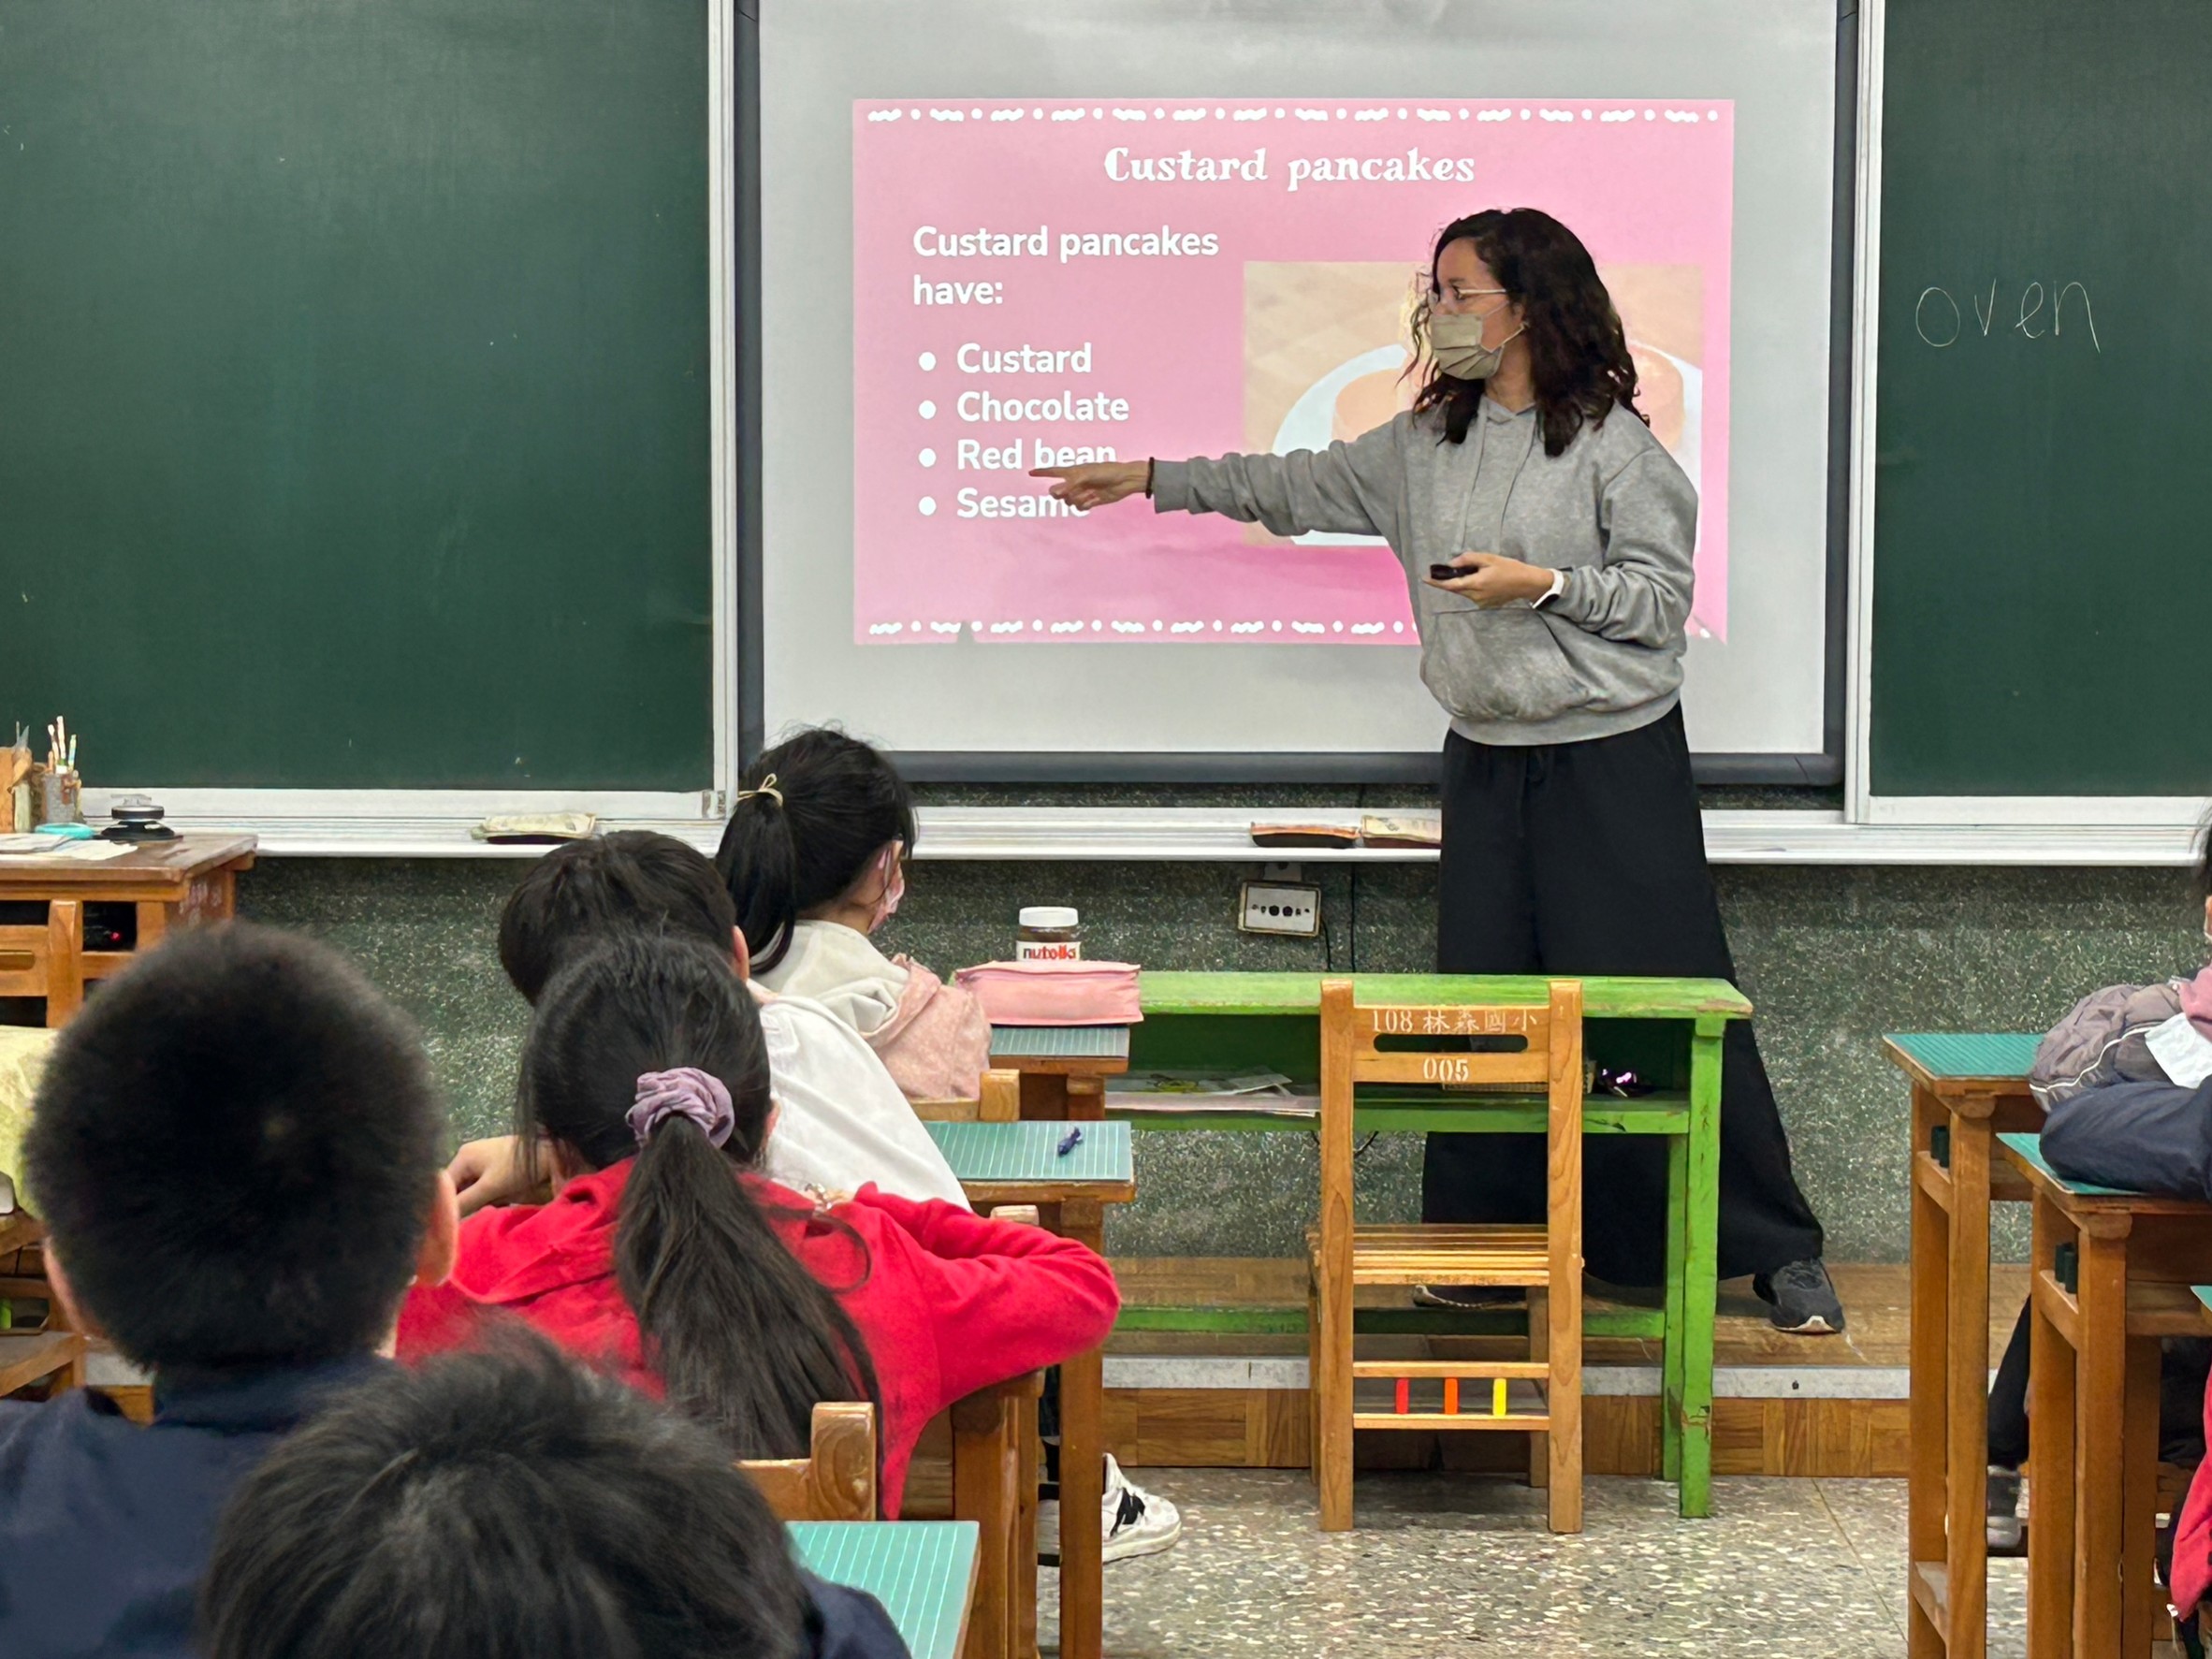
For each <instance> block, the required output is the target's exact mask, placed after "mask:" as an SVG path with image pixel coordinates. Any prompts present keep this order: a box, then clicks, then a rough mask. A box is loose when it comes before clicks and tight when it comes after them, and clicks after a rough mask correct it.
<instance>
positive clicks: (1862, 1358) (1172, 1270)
mask: <svg viewBox="0 0 2212 1659" xmlns="http://www.w3.org/2000/svg"><path fill="white" fill-rule="evenodd" d="M1113 1269H1114V1273H1115V1276H1116V1277H1117V1278H1119V1280H1120V1281H1121V1288H1122V1297H1123V1300H1124V1302H1127V1303H1130V1304H1141V1305H1144V1306H1147V1307H1151V1308H1155V1309H1157V1308H1171V1307H1176V1306H1191V1307H1198V1306H1201V1305H1204V1306H1207V1307H1210V1308H1218V1307H1221V1306H1223V1305H1225V1304H1228V1305H1233V1306H1237V1307H1239V1308H1240V1309H1247V1310H1249V1312H1250V1314H1251V1316H1252V1317H1251V1318H1250V1320H1249V1321H1248V1322H1249V1323H1250V1324H1251V1325H1253V1326H1254V1327H1261V1328H1258V1329H1252V1330H1246V1331H1239V1332H1175V1331H1164V1330H1146V1331H1124V1332H1116V1333H1115V1334H1114V1336H1113V1339H1112V1340H1111V1341H1110V1342H1109V1343H1108V1345H1107V1348H1106V1438H1107V1447H1108V1449H1110V1450H1111V1451H1112V1452H1113V1454H1114V1456H1115V1457H1117V1458H1118V1459H1120V1461H1121V1462H1122V1463H1126V1464H1128V1465H1130V1466H1132V1467H1142V1466H1151V1467H1199V1466H1208V1465H1211V1466H1227V1467H1246V1468H1303V1467H1305V1466H1306V1464H1307V1463H1308V1461H1309V1441H1308V1433H1309V1431H1308V1427H1307V1413H1306V1407H1307V1399H1306V1338H1305V1333H1304V1328H1303V1319H1304V1314H1305V1264H1304V1263H1303V1262H1302V1261H1299V1260H1296V1259H1250V1258H1228V1259H1209V1258H1188V1259H1128V1258H1124V1259H1116V1260H1115V1262H1114V1264H1113ZM1829 1272H1830V1273H1831V1274H1832V1275H1833V1277H1834V1279H1835V1281H1836V1288H1837V1289H1838V1290H1839V1291H1840V1292H1841V1295H1842V1298H1843V1306H1844V1311H1845V1312H1846V1313H1847V1314H1848V1315H1849V1317H1850V1321H1851V1328H1850V1330H1849V1331H1848V1332H1846V1333H1844V1334H1843V1335H1841V1336H1786V1335H1783V1333H1782V1332H1778V1331H1776V1330H1775V1329H1774V1328H1773V1327H1772V1326H1771V1325H1769V1324H1768V1322H1767V1312H1766V1305H1765V1304H1764V1303H1763V1302H1759V1301H1758V1300H1757V1298H1755V1297H1754V1296H1753V1294H1752V1291H1751V1285H1750V1281H1748V1280H1731V1281H1729V1282H1727V1283H1725V1284H1724V1285H1723V1286H1722V1288H1721V1296H1720V1308H1719V1318H1718V1323H1717V1332H1716V1355H1715V1357H1716V1361H1717V1370H1716V1374H1715V1377H1714V1390H1713V1391H1714V1396H1715V1398H1714V1402H1713V1473H1714V1474H1715V1475H1791V1476H1836V1477H1872V1476H1883V1477H1901V1476H1903V1475H1904V1474H1905V1473H1906V1469H1907V1457H1906V1445H1907V1428H1908V1424H1907V1419H1908V1388H1907V1362H1908V1359H1909V1345H1908V1339H1907V1336H1908V1332H1907V1321H1908V1315H1909V1312H1910V1303H1911V1294H1910V1293H1911V1280H1910V1270H1909V1269H1907V1268H1906V1267H1905V1266H1904V1265H1902V1264H1897V1265H1886V1264H1885V1265H1871V1266H1870V1265H1852V1264H1849V1263H1834V1262H1831V1263H1830V1264H1829ZM2027 1294H2028V1270H2027V1269H2026V1267H2024V1266H1998V1267H1995V1268H1993V1269H1992V1270H1991V1273H1990V1296H1989V1333H1988V1355H1989V1361H1988V1362H1989V1364H1990V1365H1991V1366H1992V1367H1994V1366H1995V1365H1996V1363H1997V1360H1998V1358H1999V1356H2000V1355H2001V1354H2002V1352H2003V1350H2004V1344H2005V1340H2006V1338H2007V1337H2008V1336H2009V1335H2010V1334H2011V1332H2012V1325H2013V1320H2014V1319H2015V1318H2016V1317H2017V1316H2018V1314H2019V1310H2020V1307H2021V1304H2022V1303H2023V1302H2025V1301H2026V1299H2027ZM1362 1305H1363V1306H1364V1305H1372V1306H1375V1307H1377V1308H1387V1307H1390V1306H1391V1305H1399V1306H1405V1305H1407V1304H1405V1303H1404V1302H1403V1301H1402V1300H1401V1301H1399V1302H1396V1303H1395V1304H1393V1302H1391V1301H1390V1299H1388V1298H1387V1297H1378V1298H1377V1299H1375V1301H1374V1302H1371V1303H1370V1302H1363V1303H1362ZM1639 1305H1641V1304H1638V1303H1636V1302H1628V1301H1624V1300H1623V1299H1621V1298H1620V1297H1619V1296H1618V1295H1617V1294H1616V1295H1614V1296H1608V1295H1606V1294H1603V1293H1602V1292H1601V1290H1600V1288H1596V1287H1594V1288H1593V1290H1592V1294H1591V1300H1590V1302H1589V1303H1588V1308H1587V1311H1588V1314H1589V1316H1590V1322H1591V1324H1592V1326H1593V1327H1596V1326H1598V1325H1599V1324H1600V1323H1601V1321H1602V1317H1603V1315H1604V1314H1605V1313H1606V1312H1607V1311H1608V1310H1612V1309H1625V1308H1632V1307H1637V1306H1639ZM1493 1317H1497V1318H1499V1319H1501V1320H1503V1319H1504V1318H1506V1317H1509V1316H1507V1315H1504V1314H1501V1315H1498V1316H1493ZM1271 1322H1272V1323H1273V1324H1274V1325H1275V1326H1276V1329H1273V1330H1268V1329H1264V1327H1265V1326H1266V1325H1268V1324H1269V1323H1271ZM1364 1340H1366V1341H1367V1342H1368V1343H1369V1344H1370V1345H1371V1347H1372V1349H1373V1350H1374V1351H1375V1354H1376V1357H1378V1358H1380V1357H1384V1354H1385V1353H1386V1352H1387V1353H1388V1354H1390V1355H1391V1356H1392V1357H1397V1358H1407V1359H1413V1358H1430V1357H1435V1358H1442V1357H1445V1356H1448V1355H1459V1356H1474V1355H1479V1354H1481V1353H1482V1352H1483V1348H1484V1345H1485V1339H1484V1338H1481V1337H1448V1338H1447V1337H1423V1336H1387V1335H1386V1336H1379V1337H1372V1338H1366V1339H1364ZM1492 1346H1499V1345H1495V1344H1493V1345H1492ZM1499 1351H1500V1352H1501V1353H1502V1352H1503V1347H1502V1346H1499ZM1583 1365H1584V1372H1583V1393H1584V1397H1585V1400H1586V1404H1585V1408H1584V1410H1585V1415H1584V1433H1585V1435H1586V1446H1585V1458H1586V1462H1587V1468H1588V1471H1589V1473H1591V1474H1593V1475H1649V1476H1656V1475H1657V1474H1658V1473H1659V1401H1658V1388H1659V1345H1658V1343H1657V1342H1656V1341H1654V1340H1652V1339H1649V1338H1642V1337H1612V1336H1602V1335H1592V1336H1590V1337H1588V1338H1586V1340H1585V1346H1584V1349H1583ZM1437 1438H1438V1437H1433V1436H1422V1435H1417V1434H1393V1435H1372V1436H1366V1437H1363V1438H1362V1440H1361V1463H1362V1466H1365V1467H1407V1466H1413V1467H1420V1466H1427V1465H1428V1464H1429V1463H1431V1462H1432V1461H1434V1460H1440V1459H1442V1458H1444V1457H1449V1458H1450V1460H1451V1463H1450V1464H1449V1466H1453V1467H1464V1468H1473V1469H1480V1468H1484V1467H1487V1466H1488V1464H1487V1463H1486V1462H1485V1459H1486V1458H1487V1459H1489V1460H1490V1461H1494V1462H1496V1463H1497V1465H1498V1468H1499V1470H1500V1472H1507V1471H1508V1470H1510V1469H1512V1468H1514V1467H1516V1466H1518V1465H1517V1464H1516V1463H1515V1454H1517V1453H1519V1454H1521V1461H1522V1462H1525V1451H1524V1450H1523V1448H1521V1447H1520V1446H1519V1445H1518V1444H1511V1443H1507V1442H1506V1441H1505V1440H1503V1439H1501V1438H1493V1437H1492V1436H1489V1435H1457V1436H1446V1437H1441V1438H1442V1440H1443V1444H1442V1447H1441V1448H1438V1446H1437V1445H1436V1444H1435V1442H1436V1440H1437Z"/></svg>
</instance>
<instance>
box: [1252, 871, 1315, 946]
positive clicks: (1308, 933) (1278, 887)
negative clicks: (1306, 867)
mask: <svg viewBox="0 0 2212 1659" xmlns="http://www.w3.org/2000/svg"><path fill="white" fill-rule="evenodd" d="M1237 929H1238V931H1239V932H1242V933H1273V934H1281V935H1285V936H1287V937H1288V938H1291V939H1318V938H1320V936H1321V890H1320V889H1319V888H1318V887H1316V886H1313V885H1311V884H1310V883H1307V882H1302V881H1246V882H1245V883H1244V887H1243V889H1242V891H1241V892H1240V893H1239V894H1238V895H1237Z"/></svg>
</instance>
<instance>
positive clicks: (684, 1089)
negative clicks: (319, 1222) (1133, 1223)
mask: <svg viewBox="0 0 2212 1659" xmlns="http://www.w3.org/2000/svg"><path fill="white" fill-rule="evenodd" d="M773 1116H774V1111H773V1107H772V1105H771V1102H770V1099H769V1088H768V1059H767V1053H766V1048H765V1044H764V1041H763V1039H762V1035H761V1020H760V1013H759V1011H758V1010H757V1008H756V1007H755V1005H754V1003H753V1000H752V998H751V997H749V996H748V995H747V993H746V991H745V989H744V987H743V985H742V984H740V983H739V982H738V981H737V980H736V978H735V976H734V975H732V974H731V972H730V970H729V965H728V962H727V961H726V959H724V958H722V957H720V956H718V955H717V953H715V952H714V951H713V950H712V949H711V948H709V947H706V946H705V945H703V944H694V943H691V942H688V941H683V940H677V939H659V938H651V937H648V936H645V935H642V934H630V935H617V936H614V937H612V938H610V939H608V941H607V942H606V943H605V944H604V945H603V946H601V947H600V948H598V949H596V950H594V951H592V952H590V953H588V954H584V955H582V956H580V957H578V958H576V959H575V960H573V961H571V962H569V963H567V964H566V965H564V966H563V967H562V968H561V969H560V972H559V973H558V974H557V975H556V976H555V978H554V979H553V981H552V982H551V983H550V984H549V985H547V986H546V991H545V995H544V996H543V997H541V998H540V1000H539V1003H538V1010H537V1017H536V1020H535V1021H534V1023H533V1024H532V1026H531V1033H530V1038H529V1040H528V1041H527V1043H526V1044H525V1046H524V1050H523V1057H522V1079H521V1086H520V1087H519V1089H518V1090H517V1104H516V1117H517V1123H516V1128H517V1136H518V1139H519V1142H520V1144H521V1145H523V1146H525V1147H537V1146H540V1145H543V1146H545V1147H546V1148H547V1149H548V1150H547V1156H548V1157H549V1158H550V1160H551V1163H552V1166H553V1168H552V1171H551V1173H552V1175H553V1178H554V1179H555V1181H556V1182H557V1183H560V1186H559V1190H558V1191H557V1192H556V1193H555V1194H554V1197H553V1200H552V1201H551V1202H550V1203H546V1204H538V1205H515V1206H510V1207H506V1208H493V1209H487V1210H483V1211H480V1212H478V1213H477V1214H476V1215H473V1216H471V1217H470V1218H469V1219H468V1221H467V1222H465V1223H464V1224H463V1226H462V1230H461V1239H460V1248H459V1259H458V1265H457V1266H456V1268H455V1271H454V1273H453V1276H452V1278H451V1280H450V1281H449V1282H448V1283H447V1284H446V1285H444V1286H443V1287H440V1288H438V1289H436V1290H434V1291H421V1292H417V1293H416V1294H415V1295H413V1296H412V1297H411V1298H410V1299H409V1302H408V1303H407V1306H406V1309H405V1312H404V1313H403V1315H402V1317H401V1320H400V1356H401V1357H402V1358H414V1357H417V1356H420V1355H424V1354H428V1353H431V1352H435V1351H438V1350H440V1349H442V1348H446V1347H452V1346H458V1345H459V1344H462V1343H464V1342H466V1341H467V1340H468V1339H469V1337H470V1336H471V1334H472V1333H473V1328H474V1325H475V1323H476V1320H477V1318H478V1317H479V1316H480V1314H481V1312H482V1311H483V1310H486V1309H492V1308H498V1309H504V1310H507V1311H509V1312H511V1313H513V1314H515V1315H517V1316H519V1317H521V1318H523V1319H524V1320H526V1321H527V1322H528V1323H530V1324H531V1325H532V1326H535V1327H536V1328H537V1329H538V1330H540V1331H542V1332H545V1333H546V1335H548V1336H550V1337H552V1338H553V1339H554V1340H555V1341H556V1342H558V1343H560V1345H561V1346H564V1347H566V1348H568V1349H570V1350H571V1351H572V1352H575V1353H576V1354H578V1355H580V1356H582V1357H584V1358H586V1359H589V1360H591V1361H597V1362H600V1363H603V1364H607V1365H609V1366H611V1367H612V1368H613V1369H614V1370H615V1371H616V1372H617V1373H618V1375H621V1376H622V1377H623V1378H624V1379H625V1380H627V1381H629V1382H631V1383H632V1384H633V1385H634V1386H636V1387H638V1388H640V1389H642V1390H645V1391H647V1392H648V1393H653V1394H659V1395H663V1396H665V1397H666V1398H667V1400H668V1401H669V1403H670V1404H673V1405H675V1406H677V1408H678V1409H680V1410H682V1411H684V1412H685V1413H686V1414H688V1415H690V1416H691V1417H693V1418H695V1419H699V1420H701V1421H703V1422H705V1423H706V1424H707V1425H708V1426H709V1427H710V1428H712V1429H713V1430H715V1431H716V1432H717V1433H719V1434H720V1436H721V1438H722V1440H723V1442H724V1443H725V1444H726V1445H727V1446H728V1447H729V1448H730V1451H731V1453H732V1455H733V1456H735V1457H751V1458H767V1457H793V1456H803V1455H805V1451H806V1448H807V1444H808V1420H809V1417H810V1414H811V1412H812V1409H813V1406H814V1404H815V1403H816V1402H817V1401H822V1400H863V1399H865V1400H872V1401H874V1402H876V1404H878V1406H879V1407H880V1424H881V1438H880V1445H881V1447H882V1456H883V1507H884V1513H885V1514H887V1515H895V1514H896V1513H897V1512H898V1503H899V1497H900V1493H901V1491H902V1489H903V1487H904V1484H905V1480H906V1469H907V1463H908V1462H909V1460H910V1458H911V1456H912V1454H913V1449H914V1443H915V1441H916V1439H917V1438H918V1437H919V1435H920V1434H921V1432H922V1428H923V1425H924V1424H925V1423H926V1422H928V1420H929V1419H931V1418H933V1417H935V1416H936V1415H937V1414H938V1413H939V1412H940V1411H942V1410H943V1409H944V1408H945V1407H946V1406H948V1405H950V1404H952V1403H953V1401H955V1400H958V1399H960V1398H962V1397H963V1396H964V1395H967V1394H970V1393H973V1392H974V1391H975V1390H978V1389H981V1388H984V1387H986V1386H988V1385H989V1384H991V1383H994V1382H997V1381H1000V1380H1002V1379H1003V1378H1005V1377H1008V1376H1014V1375H1020V1374H1021V1373H1023V1372H1026V1371H1033V1370H1036V1369H1038V1368H1040V1367H1041V1366H1045V1365H1051V1364H1055V1363H1056V1362H1058V1361H1061V1360H1063V1359H1065V1358H1067V1357H1068V1356H1069V1355H1070V1354H1074V1353H1078V1352H1081V1351H1082V1350H1084V1348H1087V1347H1091V1346H1096V1345H1097V1344H1098V1343H1099V1342H1100V1341H1102V1340H1103V1339H1104V1337H1105V1334H1106V1332H1107V1331H1108V1330H1109V1329H1110V1328H1111V1327H1112V1325H1113V1316H1114V1313H1115V1311H1116V1309H1117V1308H1118V1306H1119V1297H1118V1295H1117V1293H1116V1291H1115V1289H1114V1286H1113V1273H1112V1272H1111V1270H1109V1269H1108V1267H1107V1266H1106V1264H1105V1262H1103V1261H1102V1260H1100V1259H1099V1258H1098V1257H1097V1256H1096V1255H1094V1254H1092V1252H1091V1251H1089V1250H1088V1249H1085V1248H1084V1246H1083V1245H1081V1244H1073V1243H1071V1242H1070V1241H1067V1240H1064V1239H1059V1238H1055V1237H1054V1236H1053V1235H1052V1234H1050V1233H1047V1232H1044V1231H1043V1230H1041V1229H1037V1228H1030V1227H1019V1226H1014V1225H1011V1224H1008V1223H1004V1222H996V1221H990V1220H985V1219H982V1218H979V1217H978V1216H975V1215H970V1214H969V1213H968V1212H967V1211H966V1210H963V1209H960V1208H959V1207H957V1206H955V1205H953V1204H948V1203H945V1202H942V1201H937V1200H928V1201H919V1202H917V1201H913V1200H909V1199H902V1198H896V1197H894V1196H892V1195H890V1194H887V1193H884V1192H881V1191H879V1190H878V1189H877V1188H876V1187H874V1186H864V1187H863V1188H862V1189H861V1190H860V1191H859V1192H858V1193H857V1194H855V1195H854V1196H853V1197H852V1198H851V1199H850V1200H846V1201H840V1202H835V1203H818V1202H816V1201H812V1200H809V1199H808V1198H806V1197H803V1196H802V1195H800V1194H798V1193H795V1192H793V1191H791V1190H790V1189H789V1188H786V1187H782V1186H778V1185H776V1184H775V1183H774V1182H772V1181H770V1180H768V1179H766V1178H765V1177H764V1176H762V1175H760V1174H758V1173H755V1172H752V1167H753V1166H754V1165H755V1164H756V1163H757V1161H758V1159H759V1157H760V1154H761V1151H762V1148H763V1146H764V1143H765V1142H766V1140H767V1138H768V1132H769V1128H770V1124H771V1121H772V1119H773Z"/></svg>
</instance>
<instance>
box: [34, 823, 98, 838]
mask: <svg viewBox="0 0 2212 1659" xmlns="http://www.w3.org/2000/svg"><path fill="white" fill-rule="evenodd" d="M31 833H32V834H33V835H35V836H52V837H56V838H57V839H60V840H64V841H89V840H91V839H92V838H93V837H94V836H95V834H97V833H98V832H96V831H95V829H94V828H93V826H92V825H91V824H89V823H42V824H40V825H39V826H38V827H37V828H36V829H35V830H33V831H32V832H31Z"/></svg>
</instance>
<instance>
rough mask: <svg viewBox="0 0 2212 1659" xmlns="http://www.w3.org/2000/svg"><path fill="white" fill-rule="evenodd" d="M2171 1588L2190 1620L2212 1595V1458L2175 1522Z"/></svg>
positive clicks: (2208, 1393)
mask: <svg viewBox="0 0 2212 1659" xmlns="http://www.w3.org/2000/svg"><path fill="white" fill-rule="evenodd" d="M2205 1430H2206V1431H2207V1432H2208V1433H2212V1388H2207V1389H2206V1390H2205ZM2168 1588H2169V1589H2170V1591H2171V1592H2172V1594H2173V1600H2174V1607H2175V1610H2176V1611H2177V1612H2178V1613H2180V1614H2181V1616H2182V1617H2183V1618H2187V1617H2188V1616H2189V1615H2190V1613H2192V1612H2194V1611H2195V1610H2196V1609H2197V1608H2198V1607H2199V1606H2200V1605H2201V1604H2202V1603H2203V1601H2204V1600H2205V1594H2206V1593H2207V1592H2212V1457H2208V1458H2206V1459H2205V1461H2204V1462H2203V1463H2199V1464H2198V1465H2197V1472H2196V1473H2195V1474H2194V1475H2192V1476H2190V1480H2189V1496H2188V1497H2186V1498H2184V1499H2183V1500H2182V1502H2181V1514H2180V1515H2179V1516H2178V1517H2177V1518H2176V1520H2175V1522H2174V1571H2173V1573H2172V1575H2171V1582H2170V1583H2169V1585H2168Z"/></svg>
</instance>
